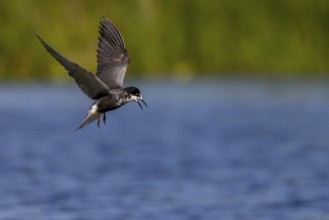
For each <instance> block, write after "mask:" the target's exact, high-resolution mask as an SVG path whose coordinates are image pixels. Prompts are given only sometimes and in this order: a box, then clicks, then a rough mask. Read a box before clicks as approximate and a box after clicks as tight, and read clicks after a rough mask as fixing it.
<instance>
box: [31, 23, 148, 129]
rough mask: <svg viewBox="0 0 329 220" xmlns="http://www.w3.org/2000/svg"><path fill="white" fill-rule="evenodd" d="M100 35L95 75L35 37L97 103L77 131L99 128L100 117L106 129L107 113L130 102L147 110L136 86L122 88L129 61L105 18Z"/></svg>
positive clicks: (118, 34) (111, 24) (92, 106)
mask: <svg viewBox="0 0 329 220" xmlns="http://www.w3.org/2000/svg"><path fill="white" fill-rule="evenodd" d="M99 34H100V36H99V38H98V50H97V70H96V75H95V74H93V73H91V72H89V71H88V70H86V69H84V68H82V67H81V66H79V65H78V64H76V63H74V62H72V61H70V60H69V59H67V58H65V57H63V56H62V55H60V54H59V53H58V52H57V51H55V50H54V49H53V48H52V47H50V46H49V45H48V44H47V43H46V42H45V41H44V40H42V39H41V37H40V36H39V35H37V34H36V36H37V37H38V39H39V40H40V41H41V43H42V45H43V46H44V47H45V48H46V50H47V51H48V52H49V53H50V54H51V55H52V56H53V57H54V58H55V59H56V60H57V61H58V62H59V63H60V64H61V65H62V66H63V67H64V68H65V69H66V70H67V71H68V74H69V75H70V76H71V77H72V78H73V79H74V80H75V82H76V83H77V84H78V86H79V88H80V89H81V90H82V92H83V93H84V94H85V95H87V96H88V97H89V98H91V99H93V100H95V102H94V103H93V104H92V105H91V107H90V109H89V112H88V114H87V116H86V117H85V119H84V120H83V121H82V123H81V124H80V125H79V127H78V128H77V129H80V128H82V127H84V126H85V125H88V124H90V123H91V122H93V121H95V120H97V126H98V127H99V124H100V118H101V116H103V122H104V125H106V112H108V111H112V110H114V109H117V108H119V107H121V106H123V105H125V104H126V103H128V102H130V101H135V102H136V103H138V105H139V107H140V108H141V109H143V107H142V105H141V103H140V102H142V103H143V104H144V105H145V106H146V107H148V106H147V104H146V102H145V101H144V100H143V98H142V93H141V92H140V91H139V89H138V88H136V87H133V86H129V87H125V88H123V80H124V77H125V73H126V69H127V66H128V64H129V63H130V60H129V57H128V52H127V49H126V44H125V42H124V40H123V38H122V36H121V34H120V32H119V30H118V29H117V28H116V27H115V26H114V24H113V23H112V22H111V21H110V20H109V19H107V18H105V17H102V18H101V19H100V26H99ZM77 129H76V130H77Z"/></svg>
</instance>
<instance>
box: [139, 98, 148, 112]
mask: <svg viewBox="0 0 329 220" xmlns="http://www.w3.org/2000/svg"><path fill="white" fill-rule="evenodd" d="M139 101H142V102H143V104H144V105H145V106H146V107H147V108H148V105H147V104H146V102H145V101H144V100H143V99H141V100H139ZM137 103H138V105H139V107H141V109H142V110H144V109H143V106H142V105H141V103H140V102H137Z"/></svg>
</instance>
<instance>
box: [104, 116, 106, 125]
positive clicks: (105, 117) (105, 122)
mask: <svg viewBox="0 0 329 220" xmlns="http://www.w3.org/2000/svg"><path fill="white" fill-rule="evenodd" d="M103 122H104V125H106V114H105V113H104V115H103Z"/></svg>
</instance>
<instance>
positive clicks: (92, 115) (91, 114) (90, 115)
mask: <svg viewBox="0 0 329 220" xmlns="http://www.w3.org/2000/svg"><path fill="white" fill-rule="evenodd" d="M100 117H101V113H99V112H97V111H93V110H90V111H89V112H88V115H87V116H86V118H85V119H84V120H83V122H82V123H81V124H80V125H79V127H78V128H77V129H75V131H76V130H79V129H80V128H83V127H84V126H86V125H88V124H90V123H91V122H93V121H95V120H98V121H99V118H100Z"/></svg>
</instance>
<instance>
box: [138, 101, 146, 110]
mask: <svg viewBox="0 0 329 220" xmlns="http://www.w3.org/2000/svg"><path fill="white" fill-rule="evenodd" d="M137 104H138V105H139V107H141V109H142V110H144V109H143V106H142V105H141V103H139V102H137Z"/></svg>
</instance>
